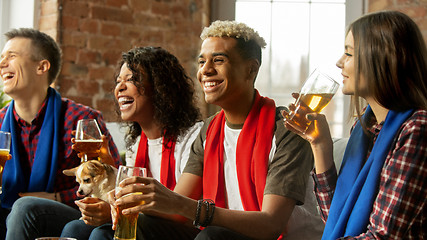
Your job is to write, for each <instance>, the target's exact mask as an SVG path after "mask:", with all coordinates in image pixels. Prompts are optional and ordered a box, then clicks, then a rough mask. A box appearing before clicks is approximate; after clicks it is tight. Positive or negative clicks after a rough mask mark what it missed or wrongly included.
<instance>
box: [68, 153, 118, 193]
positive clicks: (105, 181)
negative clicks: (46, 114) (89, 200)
mask: <svg viewBox="0 0 427 240" xmlns="http://www.w3.org/2000/svg"><path fill="white" fill-rule="evenodd" d="M62 172H63V173H64V174H65V175H67V176H76V181H77V182H78V183H79V184H80V186H79V189H78V190H77V196H78V197H81V198H84V197H87V196H91V197H96V198H99V199H101V200H104V201H107V200H108V197H107V193H108V192H109V191H110V190H112V189H114V186H115V184H116V183H115V182H116V176H117V168H115V167H113V166H111V165H109V164H105V163H102V162H100V161H98V160H91V161H87V162H83V163H82V164H80V165H79V166H78V167H75V168H71V169H66V170H64V171H62Z"/></svg>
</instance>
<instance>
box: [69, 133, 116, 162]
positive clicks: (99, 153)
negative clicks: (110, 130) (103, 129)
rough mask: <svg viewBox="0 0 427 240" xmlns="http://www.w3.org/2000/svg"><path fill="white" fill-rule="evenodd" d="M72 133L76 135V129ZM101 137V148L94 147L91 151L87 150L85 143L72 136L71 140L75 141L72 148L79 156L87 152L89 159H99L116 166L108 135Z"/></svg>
mask: <svg viewBox="0 0 427 240" xmlns="http://www.w3.org/2000/svg"><path fill="white" fill-rule="evenodd" d="M72 133H73V134H74V135H75V134H76V131H75V130H74V131H73V132H72ZM101 139H102V144H101V147H100V148H99V149H93V150H91V151H90V152H85V151H86V150H87V148H85V147H84V144H85V143H81V142H76V139H75V138H71V142H72V143H73V146H72V147H71V148H72V149H73V150H74V151H76V152H77V156H78V157H79V158H82V157H83V156H84V155H85V154H86V155H87V158H88V159H99V160H100V161H101V162H103V163H107V164H110V165H112V166H114V160H113V157H112V156H111V153H110V147H109V145H108V138H107V136H105V135H102V136H101Z"/></svg>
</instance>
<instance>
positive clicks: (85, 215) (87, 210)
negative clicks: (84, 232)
mask: <svg viewBox="0 0 427 240" xmlns="http://www.w3.org/2000/svg"><path fill="white" fill-rule="evenodd" d="M75 203H76V205H77V206H78V207H79V210H80V212H81V213H82V218H81V220H83V221H84V222H85V223H86V224H87V225H92V226H100V225H102V224H105V223H109V222H111V215H110V204H108V203H107V202H105V201H102V200H101V199H99V198H92V197H86V198H84V199H82V200H79V201H75Z"/></svg>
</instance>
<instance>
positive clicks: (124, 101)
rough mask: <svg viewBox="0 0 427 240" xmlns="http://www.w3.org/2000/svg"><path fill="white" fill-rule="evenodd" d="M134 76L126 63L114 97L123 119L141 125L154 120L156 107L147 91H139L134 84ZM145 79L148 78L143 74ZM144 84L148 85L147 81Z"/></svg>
mask: <svg viewBox="0 0 427 240" xmlns="http://www.w3.org/2000/svg"><path fill="white" fill-rule="evenodd" d="M132 75H133V74H132V71H131V70H130V69H129V68H128V67H127V64H126V63H124V64H123V65H122V67H121V69H120V74H119V76H118V77H117V79H116V88H115V90H114V95H115V97H116V100H117V102H118V104H119V108H120V112H121V117H122V119H123V120H124V121H131V122H138V123H140V124H141V122H143V121H151V120H152V118H153V117H152V116H153V115H154V106H153V104H152V102H151V99H150V98H149V97H148V96H147V95H146V94H145V93H146V90H144V89H139V88H138V87H137V86H136V85H135V84H134V82H133V80H132ZM144 77H146V74H145V73H143V78H144ZM144 84H147V81H143V85H144ZM144 86H145V85H144Z"/></svg>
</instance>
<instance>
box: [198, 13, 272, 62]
mask: <svg viewBox="0 0 427 240" xmlns="http://www.w3.org/2000/svg"><path fill="white" fill-rule="evenodd" d="M210 37H221V38H222V37H230V38H234V39H236V40H237V44H236V49H237V50H238V51H239V53H240V55H241V56H242V57H243V58H244V59H257V60H258V62H259V64H260V65H261V60H262V56H261V55H262V51H261V48H264V47H265V45H266V43H265V40H264V38H262V37H261V36H260V35H259V34H258V32H256V31H255V30H254V29H253V28H250V27H249V26H248V25H246V24H244V23H239V22H236V21H220V20H218V21H215V22H213V23H212V24H211V25H210V26H209V27H205V28H204V29H203V31H202V33H201V34H200V38H201V39H202V40H203V41H204V40H205V39H207V38H210Z"/></svg>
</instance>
